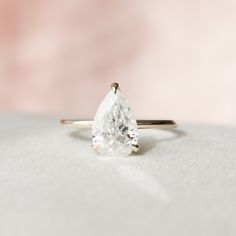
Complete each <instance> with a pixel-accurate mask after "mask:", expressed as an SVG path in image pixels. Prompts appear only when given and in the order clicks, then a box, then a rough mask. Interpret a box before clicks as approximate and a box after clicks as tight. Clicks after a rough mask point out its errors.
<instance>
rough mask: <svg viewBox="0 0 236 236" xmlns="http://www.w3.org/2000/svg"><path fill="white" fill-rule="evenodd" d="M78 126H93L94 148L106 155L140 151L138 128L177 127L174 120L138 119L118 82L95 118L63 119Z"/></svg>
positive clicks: (123, 154)
mask: <svg viewBox="0 0 236 236" xmlns="http://www.w3.org/2000/svg"><path fill="white" fill-rule="evenodd" d="M61 123H62V124H63V125H65V126H69V127H74V128H92V148H93V150H94V151H95V152H96V153H98V154H101V155H103V156H117V157H120V156H128V155H129V154H130V153H132V151H134V152H138V150H139V149H140V147H139V145H138V137H139V135H138V128H139V129H153V128H154V129H156V128H161V129H162V128H176V127H177V125H176V123H175V122H174V121H173V120H137V121H136V120H135V119H134V117H133V114H132V111H131V108H130V105H129V104H128V102H127V101H126V99H125V98H124V97H123V95H122V94H121V92H120V87H119V84H118V83H113V84H112V85H111V91H110V92H109V93H108V94H107V95H106V97H105V98H104V99H103V101H102V102H101V104H100V106H99V108H98V110H97V112H96V115H95V118H94V120H93V121H92V120H77V119H63V120H61Z"/></svg>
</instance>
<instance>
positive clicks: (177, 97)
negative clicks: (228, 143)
mask: <svg viewBox="0 0 236 236" xmlns="http://www.w3.org/2000/svg"><path fill="white" fill-rule="evenodd" d="M114 81H117V82H119V83H120V85H121V89H122V91H123V93H124V94H125V96H126V98H127V99H128V100H129V102H130V103H131V105H132V107H133V111H134V113H135V115H136V117H138V118H160V119H177V120H180V121H185V122H205V123H212V124H213V123H220V124H236V108H235V101H236V93H235V91H236V1H231V0H218V1H217V0H214V1H213V0H199V1H193V0H191V1H186V0H165V1H164V0H163V1H154V0H146V1H137V0H116V1H114V0H113V1H112V0H109V1H108V0H93V1H92V0H61V1H55V0H47V1H46V0H40V1H39V0H34V1H32V0H0V110H1V111H29V112H44V113H53V114H64V115H65V116H66V115H67V116H70V115H71V116H72V115H73V116H76V117H78V118H82V117H93V116H94V113H95V111H96V108H97V106H98V105H99V103H100V101H101V99H102V98H103V96H104V95H105V94H106V92H107V91H108V89H109V87H110V84H111V83H112V82H114Z"/></svg>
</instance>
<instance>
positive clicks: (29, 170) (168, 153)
mask: <svg viewBox="0 0 236 236" xmlns="http://www.w3.org/2000/svg"><path fill="white" fill-rule="evenodd" d="M179 130H180V132H176V133H171V132H166V131H162V130H142V131H141V132H140V136H141V138H140V146H141V148H142V150H141V151H140V153H139V154H137V155H136V154H135V155H132V156H130V157H127V158H103V157H101V156H98V155H96V154H95V153H93V151H92V150H91V148H90V145H91V143H90V140H89V133H88V132H85V131H82V130H81V132H80V133H78V132H76V131H75V130H74V129H69V128H64V127H61V126H60V124H59V122H58V118H57V117H50V116H42V115H30V114H14V113H13V114H7V113H4V114H1V116H0V235H1V236H11V235H14V236H15V235H17V236H21V235H22V236H34V235H36V236H38V235H40V236H42V235H43V236H47V235H48V236H52V235H57V236H61V235H70V236H74V235H76V236H78V235H81V236H82V235H83V236H84V235H102V236H106V235H109V236H111V235H112V236H113V235H114V236H116V235H127V236H128V235H138V236H139V235H148V236H152V235H161V236H165V235H181V236H184V235H186V236H189V235H198V236H199V235H214V236H217V235H236V129H235V128H233V127H220V126H207V125H182V124H181V125H180V127H179Z"/></svg>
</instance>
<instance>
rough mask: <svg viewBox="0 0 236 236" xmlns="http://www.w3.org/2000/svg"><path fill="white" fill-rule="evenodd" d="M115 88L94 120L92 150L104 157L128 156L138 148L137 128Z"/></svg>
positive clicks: (107, 96) (105, 99) (125, 103)
mask: <svg viewBox="0 0 236 236" xmlns="http://www.w3.org/2000/svg"><path fill="white" fill-rule="evenodd" d="M115 85H116V86H117V87H115V88H114V87H113V88H112V90H111V91H110V92H109V93H108V94H107V95H106V97H105V98H104V99H103V101H102V103H101V104H100V106H99V108H98V110H97V113H96V115H95V118H94V123H93V131H92V146H93V149H94V150H95V151H96V152H97V153H99V154H101V155H104V156H117V157H119V156H128V155H129V154H130V153H131V152H132V151H133V150H135V148H138V127H137V122H136V120H135V119H134V118H133V115H132V112H131V109H130V106H129V104H128V103H127V101H126V100H125V98H124V97H123V96H122V94H121V93H120V90H119V89H118V84H115Z"/></svg>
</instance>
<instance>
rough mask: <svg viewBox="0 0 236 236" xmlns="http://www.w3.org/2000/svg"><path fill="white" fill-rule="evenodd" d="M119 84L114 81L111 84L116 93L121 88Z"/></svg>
mask: <svg viewBox="0 0 236 236" xmlns="http://www.w3.org/2000/svg"><path fill="white" fill-rule="evenodd" d="M119 88H120V87H119V84H118V83H113V84H112V85H111V89H112V90H113V91H114V93H115V94H116V91H117V90H118V89H119Z"/></svg>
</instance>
